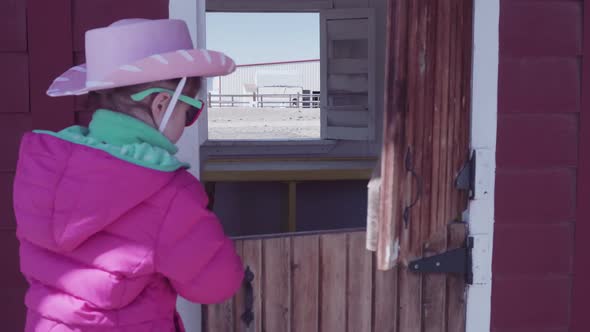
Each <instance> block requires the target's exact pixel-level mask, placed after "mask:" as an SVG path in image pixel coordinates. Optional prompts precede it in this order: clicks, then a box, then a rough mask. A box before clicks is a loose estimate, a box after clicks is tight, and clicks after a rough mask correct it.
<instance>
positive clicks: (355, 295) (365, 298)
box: [346, 232, 393, 332]
mask: <svg viewBox="0 0 590 332" xmlns="http://www.w3.org/2000/svg"><path fill="white" fill-rule="evenodd" d="M365 240H366V233H365V232H356V233H349V234H348V264H347V266H348V270H347V272H346V273H347V275H348V278H347V292H346V294H347V300H346V303H347V310H348V313H347V315H346V316H347V331H367V332H369V331H371V326H372V317H371V307H372V302H373V294H372V291H373V254H372V253H371V252H370V251H368V250H367V249H366V248H365V247H366V242H365ZM390 309H393V307H391V308H390Z"/></svg>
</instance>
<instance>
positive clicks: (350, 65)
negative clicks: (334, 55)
mask: <svg viewBox="0 0 590 332" xmlns="http://www.w3.org/2000/svg"><path fill="white" fill-rule="evenodd" d="M328 67H329V69H328V70H329V71H330V73H333V74H367V73H368V72H369V62H368V59H330V63H329V64H328Z"/></svg>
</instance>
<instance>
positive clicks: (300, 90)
mask: <svg viewBox="0 0 590 332" xmlns="http://www.w3.org/2000/svg"><path fill="white" fill-rule="evenodd" d="M314 91H315V92H316V93H319V91H320V60H319V59H313V60H299V61H286V62H272V63H257V64H245V65H239V66H237V68H236V71H235V72H234V73H233V74H231V75H229V76H224V77H215V78H213V79H212V84H211V86H210V91H209V92H210V93H211V94H212V95H213V96H215V95H224V96H227V95H245V94H247V95H251V96H254V95H255V94H256V95H277V94H280V95H289V94H292V95H293V97H292V99H293V100H294V99H295V98H296V96H297V94H311V93H314ZM286 98H288V96H286V97H282V98H277V97H266V98H265V100H267V101H271V102H272V101H275V104H272V103H269V104H267V105H266V106H271V105H274V106H278V104H276V102H277V101H278V100H284V101H288V100H289V99H286ZM305 99H307V98H305ZM216 100H219V98H215V97H213V103H212V104H213V106H219V103H216ZM223 100H224V101H231V100H232V99H231V97H223ZM233 101H234V102H235V103H239V104H241V105H247V106H255V105H256V104H258V106H260V102H258V103H257V102H254V98H253V97H237V96H236V97H233Z"/></svg>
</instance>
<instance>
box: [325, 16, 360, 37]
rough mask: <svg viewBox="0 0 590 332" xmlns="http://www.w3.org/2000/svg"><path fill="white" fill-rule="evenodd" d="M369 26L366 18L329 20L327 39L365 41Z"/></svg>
mask: <svg viewBox="0 0 590 332" xmlns="http://www.w3.org/2000/svg"><path fill="white" fill-rule="evenodd" d="M368 35H369V24H368V20H367V19H366V18H350V19H329V20H328V38H329V39H330V40H353V39H367V38H368Z"/></svg>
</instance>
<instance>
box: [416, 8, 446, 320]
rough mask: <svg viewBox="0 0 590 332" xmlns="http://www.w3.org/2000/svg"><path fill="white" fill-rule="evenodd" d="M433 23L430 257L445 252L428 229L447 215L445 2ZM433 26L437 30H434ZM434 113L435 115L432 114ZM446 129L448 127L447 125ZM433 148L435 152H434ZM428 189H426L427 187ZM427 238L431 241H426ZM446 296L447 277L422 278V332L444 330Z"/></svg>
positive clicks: (439, 238)
mask: <svg viewBox="0 0 590 332" xmlns="http://www.w3.org/2000/svg"><path fill="white" fill-rule="evenodd" d="M430 12H431V13H432V16H433V17H432V20H433V22H434V23H435V24H433V25H432V26H431V27H430V29H429V35H430V36H431V38H432V39H433V40H432V43H433V45H432V46H431V49H430V51H431V52H432V54H433V55H435V56H433V57H432V59H431V61H432V62H429V63H432V66H433V67H435V68H436V70H433V71H432V72H431V73H430V75H432V76H431V77H434V78H435V79H434V80H432V82H431V84H430V87H431V89H432V90H433V93H434V96H433V98H434V100H433V102H434V105H433V107H434V108H433V112H429V113H431V114H432V119H433V122H432V128H433V139H432V140H431V141H430V142H428V143H427V144H425V146H424V149H425V151H428V152H426V153H427V154H428V153H429V154H430V157H431V158H432V159H431V160H430V164H431V167H430V168H428V169H427V170H425V171H426V172H429V174H430V177H431V179H432V182H433V183H435V184H436V186H431V187H430V188H429V189H430V193H429V195H428V200H429V201H430V203H431V206H436V208H432V209H431V210H429V211H427V215H428V217H429V220H424V226H425V228H426V231H425V232H424V234H423V236H424V238H423V241H426V244H425V246H424V256H426V257H427V256H432V255H435V254H438V253H441V252H443V251H445V249H446V231H445V232H442V233H439V236H437V237H436V238H434V239H432V237H431V232H433V231H435V232H436V231H437V228H438V227H439V224H440V223H441V220H443V221H444V222H445V223H446V219H445V218H446V217H445V216H444V209H443V208H444V203H443V200H444V195H445V194H446V193H445V191H444V190H441V189H444V188H446V186H445V185H444V182H443V183H442V184H441V179H443V177H444V176H445V175H444V173H445V167H444V166H445V164H446V162H447V161H448V160H450V158H448V156H447V155H446V154H445V153H444V151H445V150H444V146H441V143H444V142H445V141H444V139H441V136H442V135H444V134H445V132H452V131H450V130H448V131H445V128H446V123H445V122H443V121H444V119H445V117H447V114H448V112H447V111H448V108H446V107H445V102H446V99H447V95H446V94H447V93H448V85H449V81H448V75H449V67H448V62H449V30H450V23H449V3H448V1H442V2H437V3H435V6H434V7H431V11H430ZM435 27H436V29H435ZM433 113H434V114H433ZM434 127H436V128H437V130H436V135H434ZM447 129H448V128H447ZM435 150H436V155H435V153H434V151H435ZM427 190H428V189H427ZM429 238H430V241H429ZM445 299H446V276H445V275H443V274H427V275H424V278H423V292H422V310H423V313H422V315H423V324H424V326H423V331H424V332H437V331H440V332H443V331H446V330H445V319H446V311H445Z"/></svg>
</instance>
